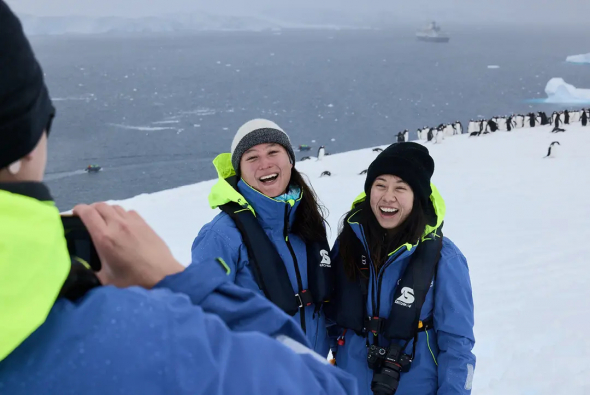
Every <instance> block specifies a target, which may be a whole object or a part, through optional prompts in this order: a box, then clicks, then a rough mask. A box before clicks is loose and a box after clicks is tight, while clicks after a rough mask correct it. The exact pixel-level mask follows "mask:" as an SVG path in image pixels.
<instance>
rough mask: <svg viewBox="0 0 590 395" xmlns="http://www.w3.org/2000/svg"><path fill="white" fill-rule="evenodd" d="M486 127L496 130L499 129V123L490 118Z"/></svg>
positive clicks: (492, 130)
mask: <svg viewBox="0 0 590 395" xmlns="http://www.w3.org/2000/svg"><path fill="white" fill-rule="evenodd" d="M486 128H487V129H488V130H489V131H490V132H496V131H497V130H498V124H497V123H496V122H495V121H493V120H492V119H490V120H489V121H488V124H487V126H486Z"/></svg>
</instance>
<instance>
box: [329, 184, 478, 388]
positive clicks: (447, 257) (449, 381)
mask: <svg viewBox="0 0 590 395" xmlns="http://www.w3.org/2000/svg"><path fill="white" fill-rule="evenodd" d="M432 189H433V194H432V196H431V201H432V202H433V206H434V208H435V211H436V214H437V216H438V223H437V225H436V226H435V227H427V230H426V232H425V233H430V231H432V230H434V229H435V228H437V227H438V226H440V225H441V223H442V221H443V219H444V214H445V206H444V201H443V200H442V198H441V197H440V195H439V194H438V191H437V190H436V188H435V187H434V186H432ZM349 224H350V225H351V227H352V229H353V230H354V233H355V234H356V235H357V237H358V238H359V240H361V242H362V243H363V244H364V245H365V248H367V241H366V240H365V237H364V231H363V229H362V225H361V224H359V223H351V222H350V221H349ZM414 251H416V246H412V245H409V244H407V245H404V246H402V247H400V248H399V249H398V250H396V251H395V252H394V253H393V254H392V255H391V256H390V257H389V259H388V260H387V262H386V263H385V264H384V265H383V266H382V267H381V268H380V270H379V273H375V269H374V265H372V264H371V265H369V266H370V268H371V272H370V273H371V275H370V281H369V297H368V298H367V313H368V315H369V316H371V317H374V316H378V317H384V318H387V317H388V316H389V313H390V311H391V305H392V303H393V299H394V295H395V290H396V287H397V283H398V281H399V280H400V279H401V277H402V275H403V273H404V270H405V268H406V267H407V265H408V263H409V261H410V257H411V256H412V254H413V253H414ZM331 256H332V262H333V264H334V265H341V264H342V260H341V258H340V256H339V253H338V245H335V246H334V248H333V249H332V253H331ZM379 278H382V280H381V281H382V283H381V292H380V293H379V298H380V305H379V311H378V312H377V311H375V310H374V306H373V303H372V300H373V298H376V296H377V293H378V279H379ZM435 279H436V280H435V281H434V282H433V285H432V286H431V288H430V291H429V292H428V293H427V296H426V300H425V302H424V305H423V306H422V311H421V315H420V319H421V320H422V321H425V320H426V319H427V318H433V319H434V329H429V330H427V331H426V332H419V334H418V342H417V344H416V354H415V358H414V361H413V362H412V364H411V369H410V371H409V372H407V373H402V377H401V379H400V384H399V387H398V390H397V392H396V395H416V394H420V395H435V394H436V395H468V394H470V393H471V385H472V379H473V373H474V369H475V356H474V355H473V353H472V352H471V350H472V349H473V346H474V344H475V338H474V335H473V325H474V318H473V298H472V293H471V281H470V278H469V269H468V267H467V261H466V259H465V257H464V256H463V254H462V253H461V251H460V250H459V249H458V248H457V246H455V244H453V242H451V241H450V240H449V239H448V238H446V237H444V238H443V246H442V250H441V257H440V261H439V263H438V271H437V275H436V277H435ZM371 337H372V336H369V339H370V338H371ZM370 340H371V343H372V339H370ZM413 343H414V342H413V341H411V342H410V343H409V344H408V346H407V348H406V351H405V352H406V353H407V354H411V353H412V347H413ZM388 344H389V340H387V339H386V338H385V337H383V336H382V335H380V336H379V345H381V346H384V345H388ZM400 344H401V342H400ZM336 363H337V365H338V366H339V367H340V368H341V369H343V370H345V371H347V372H349V373H351V374H353V375H355V376H356V378H357V380H358V385H359V394H363V395H372V392H371V380H372V378H373V371H372V370H371V369H369V367H368V365H367V346H366V338H364V337H361V336H358V335H356V334H355V332H354V331H352V330H347V331H346V334H345V336H344V345H342V346H337V356H336Z"/></svg>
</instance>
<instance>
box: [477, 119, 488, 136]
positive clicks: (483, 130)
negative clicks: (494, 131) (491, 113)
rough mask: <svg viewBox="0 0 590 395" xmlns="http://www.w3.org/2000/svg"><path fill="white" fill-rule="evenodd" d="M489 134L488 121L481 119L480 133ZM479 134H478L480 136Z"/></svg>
mask: <svg viewBox="0 0 590 395" xmlns="http://www.w3.org/2000/svg"><path fill="white" fill-rule="evenodd" d="M482 133H483V134H488V133H489V132H488V125H487V122H486V121H485V120H484V119H482V120H481V121H479V134H482ZM479 134H478V136H479Z"/></svg>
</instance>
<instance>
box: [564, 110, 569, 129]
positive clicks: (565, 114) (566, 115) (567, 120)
mask: <svg viewBox="0 0 590 395" xmlns="http://www.w3.org/2000/svg"><path fill="white" fill-rule="evenodd" d="M563 123H564V124H566V125H569V124H570V112H569V111H568V110H565V111H564V112H563Z"/></svg>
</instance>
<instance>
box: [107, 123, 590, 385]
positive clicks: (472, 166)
mask: <svg viewBox="0 0 590 395" xmlns="http://www.w3.org/2000/svg"><path fill="white" fill-rule="evenodd" d="M564 127H565V129H566V130H567V131H566V132H565V133H559V134H552V133H550V130H551V127H538V128H534V129H517V130H515V131H513V132H496V133H492V134H489V135H484V136H480V137H471V138H469V137H467V136H466V135H461V136H453V137H447V138H446V139H445V140H444V141H443V142H442V144H432V143H425V145H426V146H428V148H429V149H430V152H431V154H432V156H433V157H434V159H435V162H436V170H435V174H434V179H433V182H434V183H435V184H436V185H437V187H438V189H439V190H440V192H441V194H442V196H443V197H444V198H445V200H446V203H447V217H446V221H445V227H444V233H445V235H446V236H448V237H449V238H451V239H452V240H453V241H454V242H455V243H456V244H457V245H458V246H459V248H461V249H462V251H463V252H464V254H465V255H466V257H467V259H468V262H469V266H470V270H471V279H472V283H473V292H474V298H475V308H476V328H475V330H476V340H477V344H476V348H475V354H476V356H477V358H478V361H477V368H476V373H475V381H474V391H473V394H476V395H487V394H495V395H496V394H502V395H512V394H514V395H516V394H519V395H536V394H539V395H541V394H543V395H544V394H547V395H556V394H564V395H565V394H567V395H575V394H590V336H588V334H587V332H588V330H589V329H588V328H590V289H589V288H590V242H589V241H588V240H589V238H590V230H589V227H588V225H589V222H590V202H589V196H590V175H589V174H588V170H590V155H589V153H588V150H589V147H590V127H586V128H583V127H581V126H580V124H579V123H577V124H575V126H574V125H565V126H564ZM391 141H394V135H393V133H392V137H391ZM552 141H559V142H560V144H561V145H560V147H559V148H560V150H559V152H558V153H557V155H556V157H555V158H543V157H544V156H545V155H546V154H547V148H548V146H549V144H550V143H551V142H552ZM376 155H377V153H376V152H373V151H372V150H371V149H362V150H358V151H353V152H347V153H343V154H337V155H332V156H327V157H325V158H324V159H323V160H322V161H315V159H312V160H311V161H305V162H301V163H298V164H297V168H298V169H300V170H301V171H302V172H304V173H306V174H307V175H308V176H309V178H310V179H311V181H312V183H313V185H314V187H315V189H316V191H317V192H318V194H319V196H320V198H321V200H322V201H323V203H324V204H325V205H326V206H327V207H328V209H329V210H330V216H329V222H330V225H331V227H332V235H331V240H332V241H333V240H334V238H335V236H336V232H337V229H338V221H339V219H340V218H341V216H342V215H343V214H344V213H345V212H346V211H347V210H348V208H349V207H350V204H351V202H352V201H353V199H354V198H355V197H356V196H357V194H358V193H359V192H360V191H361V190H362V187H363V183H364V176H361V175H358V173H360V172H361V171H362V170H364V169H366V168H367V167H368V165H369V163H370V162H371V160H372V159H373V158H374V157H375V156H376ZM325 170H329V171H330V172H331V173H332V176H331V177H322V178H320V177H319V175H320V174H321V173H322V172H323V171H325ZM213 183H214V181H207V182H203V183H199V184H195V185H189V186H185V187H181V188H176V189H173V190H168V191H163V192H159V193H154V194H149V195H140V196H137V197H134V198H132V199H129V200H125V201H121V202H118V203H119V204H121V205H122V206H123V207H125V208H128V209H130V208H133V209H136V210H138V211H139V212H140V213H141V214H142V215H143V216H144V217H145V218H146V219H147V221H148V222H149V223H150V224H151V225H153V226H154V227H155V228H156V230H157V231H158V232H159V234H160V235H161V236H162V237H164V239H165V240H166V241H167V242H168V243H169V245H170V246H171V248H172V250H173V252H174V254H175V255H176V257H178V259H179V260H181V261H182V262H183V263H185V264H187V263H189V261H190V248H191V243H192V241H193V238H194V237H195V236H196V235H197V233H198V231H199V229H200V228H201V226H202V225H203V224H205V223H206V222H208V221H209V220H211V219H212V218H213V216H214V215H215V214H217V212H218V211H217V210H211V209H209V208H208V206H207V194H208V192H209V189H210V188H211V186H212V185H213Z"/></svg>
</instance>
